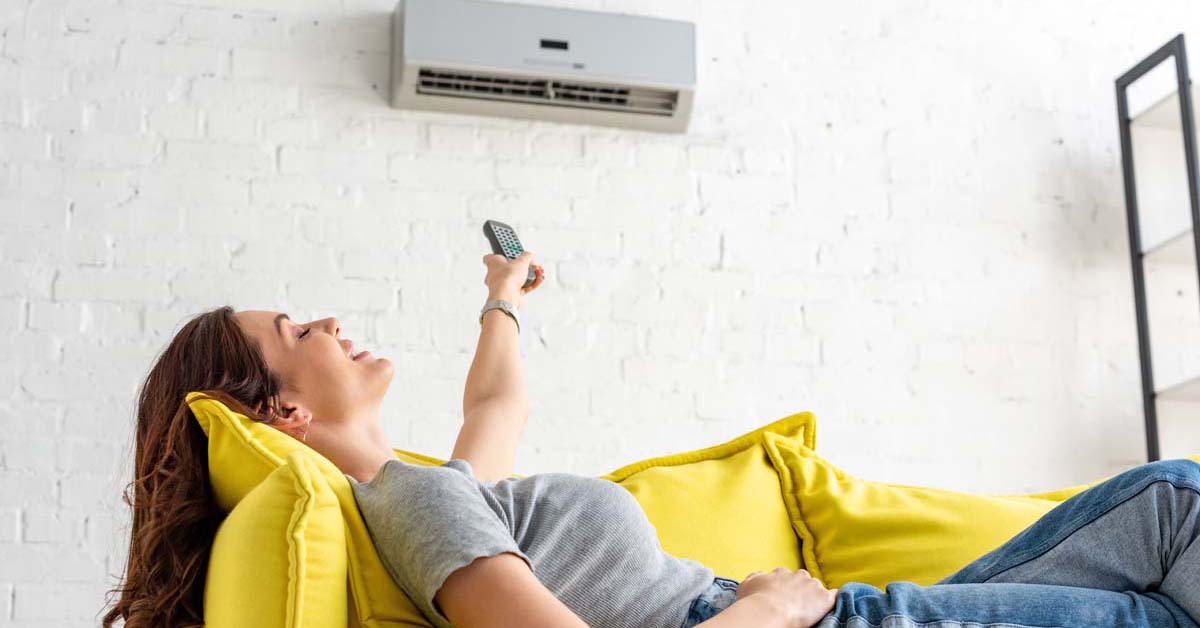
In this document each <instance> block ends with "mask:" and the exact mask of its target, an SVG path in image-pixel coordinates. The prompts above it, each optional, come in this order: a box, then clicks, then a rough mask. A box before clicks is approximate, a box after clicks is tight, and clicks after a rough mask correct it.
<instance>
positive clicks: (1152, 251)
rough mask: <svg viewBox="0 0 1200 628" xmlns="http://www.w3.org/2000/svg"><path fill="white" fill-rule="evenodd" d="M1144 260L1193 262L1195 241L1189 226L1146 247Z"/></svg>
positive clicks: (1168, 262) (1194, 258)
mask: <svg viewBox="0 0 1200 628" xmlns="http://www.w3.org/2000/svg"><path fill="white" fill-rule="evenodd" d="M1143 255H1145V260H1144V261H1145V262H1147V263H1163V264H1194V263H1195V261H1196V241H1195V239H1194V238H1193V237H1192V229H1191V227H1189V228H1187V229H1185V230H1183V231H1181V232H1179V233H1177V234H1175V235H1173V236H1171V237H1169V238H1167V239H1166V240H1163V241H1161V242H1159V243H1157V244H1154V245H1153V246H1151V247H1149V248H1148V249H1146V252H1145V253H1144V254H1143Z"/></svg>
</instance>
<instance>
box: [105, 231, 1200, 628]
mask: <svg viewBox="0 0 1200 628" xmlns="http://www.w3.org/2000/svg"><path fill="white" fill-rule="evenodd" d="M483 261H484V263H485V265H486V266H487V274H486V277H485V279H484V283H485V284H486V285H487V287H488V289H489V295H488V296H489V297H490V298H492V299H501V300H506V301H509V302H511V303H512V304H514V305H516V304H518V303H519V301H520V298H521V297H522V296H523V295H524V294H526V293H528V292H530V291H531V290H533V289H535V288H536V287H537V286H538V285H540V284H541V283H542V281H543V280H544V271H543V270H542V268H541V267H540V266H538V265H536V264H532V254H530V253H525V254H523V255H522V256H521V257H519V258H517V259H515V260H511V261H510V260H508V259H506V258H504V257H502V256H500V255H495V254H492V255H486V256H484V258H483ZM531 264H532V267H533V268H534V269H535V271H536V280H535V281H534V282H533V283H531V284H530V285H529V286H523V285H522V284H523V283H524V281H525V277H526V273H527V270H528V269H529V268H530V265H531ZM506 319H507V320H506ZM517 322H518V321H517V320H516V318H515V317H512V316H511V315H509V314H508V313H506V312H505V311H503V310H495V311H492V310H488V311H487V312H486V313H485V314H484V315H483V318H482V320H481V325H482V330H481V333H480V338H479V344H478V347H477V350H476V355H475V358H474V361H473V362H472V365H471V368H470V371H469V372H468V375H467V383H466V392H465V394H464V404H463V405H464V426H463V429H462V431H461V432H460V434H459V436H458V439H457V440H456V442H455V446H454V451H453V453H452V455H451V459H450V460H448V461H447V462H446V463H445V464H443V465H440V466H426V465H415V464H408V463H405V462H403V461H400V460H399V459H397V458H396V457H395V455H394V452H393V451H392V448H391V442H390V440H389V439H388V438H387V435H386V434H385V433H384V432H383V430H382V429H381V427H380V424H379V408H380V405H381V402H382V399H383V396H384V394H385V393H386V391H387V388H388V385H389V383H390V382H391V378H392V373H393V367H392V364H391V362H390V361H388V360H387V359H385V358H376V357H374V356H371V355H370V354H369V353H363V354H361V355H360V354H358V352H356V351H355V350H354V347H353V343H351V342H350V341H349V340H346V339H343V338H341V337H340V333H341V329H340V327H339V326H338V322H337V321H336V320H335V319H333V318H326V319H321V320H317V321H311V322H308V323H303V324H300V323H297V322H294V321H291V320H290V319H289V318H287V317H286V315H283V314H280V313H277V312H265V311H240V312H234V311H233V310H232V309H230V308H228V307H226V308H220V309H217V310H214V311H211V312H206V313H203V314H201V315H198V316H197V317H195V318H193V319H192V320H190V321H189V322H188V323H187V324H185V325H184V327H183V328H182V329H181V330H180V332H179V333H178V334H177V335H176V337H175V338H174V339H173V340H172V342H171V343H170V345H169V346H168V348H167V349H166V350H165V351H164V353H163V354H162V355H161V356H160V357H159V359H158V361H157V362H156V364H155V365H154V367H153V368H152V369H151V371H150V373H149V375H148V377H147V379H146V382H145V384H144V385H143V388H142V390H141V393H140V395H139V402H138V410H137V422H138V423H137V432H136V440H137V442H136V446H137V451H136V460H135V476H134V480H133V482H131V484H130V487H131V488H132V489H133V490H132V496H131V494H130V491H129V489H126V492H125V495H124V499H125V501H126V502H127V503H128V504H129V505H130V506H131V508H132V510H133V521H132V529H131V541H130V549H129V558H128V563H127V566H126V569H125V574H124V583H123V586H121V587H120V588H119V592H120V599H119V601H118V602H117V603H116V604H115V606H114V607H113V608H112V609H110V610H109V611H108V613H107V614H106V615H105V617H104V626H105V627H106V628H110V627H111V626H112V624H113V622H115V621H116V620H117V619H124V620H125V626H127V627H130V628H133V627H137V628H142V627H146V626H155V627H168V628H174V627H178V626H200V625H202V622H203V618H202V600H203V583H204V574H205V569H206V567H207V560H208V553H209V549H210V546H211V544H212V540H213V535H214V533H215V531H216V528H217V526H218V524H219V523H220V521H221V518H222V516H223V515H222V513H220V512H219V511H218V509H217V508H216V506H215V504H214V502H213V497H212V490H211V488H210V486H209V484H208V476H207V459H206V451H207V450H206V439H205V436H204V434H203V432H202V431H201V429H200V428H199V426H198V425H197V423H196V421H195V419H194V417H193V416H192V415H191V412H190V409H189V407H188V406H187V404H186V403H184V395H185V394H186V393H187V392H189V391H192V390H210V391H214V394H215V395H217V396H219V397H220V398H221V399H222V400H224V401H225V402H226V403H227V404H228V405H229V406H230V407H231V408H232V409H234V410H236V411H239V412H242V413H243V414H245V415H246V416H249V417H251V418H253V419H255V420H258V421H262V422H264V423H265V424H267V425H271V426H272V427H275V428H276V429H279V430H281V431H283V432H285V433H287V434H289V435H291V436H293V437H295V438H296V439H298V440H300V441H302V442H304V443H305V444H307V445H308V446H309V447H312V448H313V449H314V450H315V451H316V452H318V453H320V454H321V455H323V456H325V457H326V458H328V459H329V460H330V461H331V462H333V463H334V464H336V465H337V466H338V468H339V469H341V470H342V471H343V472H344V473H345V474H346V477H347V479H348V481H349V482H350V483H351V486H352V488H353V490H354V495H355V499H356V501H357V503H358V505H359V508H360V510H361V512H362V514H363V519H364V521H365V522H366V524H367V527H368V531H369V532H370V534H371V537H372V540H373V542H374V544H375V547H376V549H377V550H378V552H379V555H380V557H381V559H382V560H383V561H384V564H385V565H386V566H387V568H388V570H389V572H390V573H391V575H392V577H393V578H394V579H396V582H397V584H398V585H399V586H400V587H401V588H402V589H403V590H404V591H405V592H406V593H407V594H408V595H409V596H410V597H411V598H412V599H413V601H414V602H415V603H416V604H417V605H418V608H419V609H420V610H421V611H422V613H423V614H424V615H425V616H426V617H427V618H428V619H429V620H430V621H431V622H432V623H433V624H434V625H435V626H438V627H439V628H445V627H447V626H450V625H451V623H452V624H453V625H454V626H457V627H458V628H485V627H486V628H492V627H499V626H521V627H523V628H524V627H528V628H551V627H553V628H562V627H569V628H586V627H588V626H590V627H591V628H617V627H622V628H624V627H640V628H688V627H690V626H695V625H700V626H703V627H704V628H735V627H746V628H749V627H752V626H753V627H755V628H770V627H779V628H784V627H786V628H807V627H809V626H819V627H821V628H833V627H835V626H843V625H851V626H893V627H909V626H918V625H920V626H927V625H931V624H932V625H936V626H938V627H939V628H946V627H958V626H980V625H1003V626H1040V627H1049V626H1059V627H1071V628H1085V627H1086V628H1094V627H1099V626H1107V627H1115V626H1140V627H1155V628H1163V627H1171V626H1180V627H1186V628H1197V623H1196V622H1197V620H1200V540H1197V539H1198V538H1200V465H1197V464H1196V463H1194V462H1191V461H1188V460H1182V459H1181V460H1166V461H1158V462H1154V463H1150V464H1145V465H1140V466H1138V467H1135V468H1133V469H1130V470H1127V471H1125V472H1123V473H1120V474H1118V475H1116V476H1114V477H1112V478H1110V479H1108V480H1107V481H1105V482H1102V483H1100V484H1098V485H1096V486H1094V487H1092V488H1090V489H1088V490H1086V491H1083V492H1081V493H1079V494H1077V495H1075V496H1074V497H1072V498H1071V499H1068V500H1067V501H1065V502H1063V503H1062V504H1060V505H1058V506H1057V507H1055V508H1054V509H1053V510H1051V511H1050V512H1049V513H1047V514H1046V515H1045V516H1043V517H1042V518H1041V519H1039V520H1038V521H1037V522H1035V523H1034V524H1033V525H1031V526H1029V527H1028V528H1027V529H1025V530H1024V531H1022V532H1021V533H1020V534H1017V535H1016V536H1015V537H1013V538H1012V539H1010V540H1009V541H1008V542H1006V543H1004V544H1003V545H1001V546H1000V547H998V548H996V549H995V550H993V551H991V552H989V553H988V554H985V555H984V556H982V557H980V558H979V559H977V560H976V561H974V562H973V563H971V564H969V565H967V566H966V567H964V568H962V569H961V570H959V571H958V572H956V573H954V574H952V575H950V576H947V577H946V578H945V579H943V580H942V581H941V582H939V583H937V584H935V585H932V586H927V587H921V586H917V585H915V584H913V583H910V582H895V583H891V584H889V585H887V587H886V591H880V590H879V589H877V588H875V587H872V586H869V585H866V584H863V583H855V582H849V583H845V584H843V585H842V586H841V587H840V588H837V589H832V590H830V589H826V588H825V587H824V586H822V584H821V583H820V582H819V581H817V580H816V579H814V578H812V577H810V576H809V575H808V573H807V572H805V571H804V570H798V571H795V572H792V571H789V570H787V569H784V568H777V569H775V570H774V571H770V572H753V573H751V574H748V575H747V576H746V577H745V578H744V579H743V580H742V581H741V582H738V581H736V580H732V579H729V578H722V577H719V576H716V575H715V574H713V572H712V571H711V570H709V569H708V568H707V567H705V566H704V565H703V564H701V563H699V562H696V561H691V560H686V559H679V558H676V557H674V556H671V555H669V554H667V553H665V552H663V551H662V548H661V546H659V545H658V543H657V540H656V536H655V532H654V528H653V526H652V525H651V524H650V522H649V521H648V520H647V519H646V518H645V515H644V514H643V512H642V510H641V509H640V507H639V506H638V504H637V502H636V501H635V500H634V499H633V497H632V496H631V494H630V493H629V492H628V491H626V490H625V489H624V488H622V487H620V486H619V485H617V484H615V483H613V482H609V481H607V480H601V479H599V478H591V477H583V476H577V475H573V474H567V473H540V474H535V475H531V476H528V477H526V478H513V477H511V476H512V473H511V471H512V459H513V452H514V450H515V447H516V443H517V440H518V438H519V435H520V431H521V429H522V428H523V422H524V418H525V413H526V407H527V406H526V402H525V398H524V390H523V388H524V386H523V382H522V379H521V377H522V375H521V369H520V363H519V353H518V350H517V337H518V336H517V334H518V333H519V328H518V325H517V324H514V323H517Z"/></svg>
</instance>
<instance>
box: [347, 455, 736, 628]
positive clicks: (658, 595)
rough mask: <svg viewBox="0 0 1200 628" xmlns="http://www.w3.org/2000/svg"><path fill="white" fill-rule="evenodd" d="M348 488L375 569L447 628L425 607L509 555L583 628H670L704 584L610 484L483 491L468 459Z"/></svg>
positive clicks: (403, 467)
mask: <svg viewBox="0 0 1200 628" xmlns="http://www.w3.org/2000/svg"><path fill="white" fill-rule="evenodd" d="M346 477H347V478H348V479H349V480H350V486H351V488H352V489H353V491H354V498H355V501H356V502H357V503H358V508H359V511H360V512H361V513H362V517H363V521H364V522H365V523H366V526H367V530H368V532H369V533H370V535H371V540H372V542H373V543H374V545H375V549H376V551H377V552H378V554H379V557H380V560H382V561H383V564H384V566H385V567H386V568H387V570H388V572H389V573H390V574H391V576H392V578H393V579H394V580H395V581H396V585H397V586H399V587H400V589H401V590H403V591H404V592H405V593H406V594H407V595H408V596H409V598H411V599H412V601H413V603H414V604H416V605H417V607H418V609H419V610H420V611H421V613H422V614H423V615H425V617H426V618H427V619H428V620H429V621H430V622H431V623H432V624H433V625H434V626H436V627H437V628H451V624H450V621H449V620H448V619H447V618H446V617H445V616H444V615H443V614H442V613H441V609H440V608H435V606H434V601H433V596H434V594H435V593H436V592H437V591H438V589H439V588H441V586H442V583H443V582H444V581H445V580H446V577H447V576H449V575H450V574H451V573H452V572H453V571H454V570H456V569H458V568H460V567H463V566H465V565H467V564H469V563H470V562H471V561H472V560H474V559H475V558H478V557H481V556H494V555H496V554H501V553H504V552H512V553H513V554H516V555H517V556H520V557H521V558H522V559H524V560H525V562H526V563H528V564H529V566H530V568H531V569H532V570H533V573H534V575H535V576H536V577H537V578H538V580H540V581H541V582H542V584H544V585H545V586H546V588H548V589H549V590H550V591H551V592H553V593H554V595H555V597H557V598H558V599H559V600H561V601H562V602H563V604H565V605H566V606H567V607H568V608H570V609H571V610H572V611H574V612H575V614H576V615H578V616H579V617H580V618H581V619H583V621H584V622H585V623H587V625H588V626H589V627H591V628H679V626H680V625H682V624H683V621H684V619H685V618H686V617H687V612H688V607H689V605H690V604H691V602H692V600H693V599H694V598H695V597H696V596H698V595H700V593H701V592H702V591H704V590H705V589H706V588H707V587H708V586H709V585H710V584H711V583H712V581H713V577H714V574H713V571H712V570H711V569H710V568H709V567H707V566H706V565H704V564H703V563H700V562H698V561H694V560H690V559H685V558H677V557H675V556H672V555H670V554H668V553H666V552H665V551H663V549H662V545H661V544H659V541H658V536H657V534H656V532H655V529H654V526H653V524H651V523H650V520H649V519H647V518H646V514H645V512H644V511H643V510H642V507H641V505H640V504H639V503H638V502H637V500H636V499H635V498H634V497H633V494H631V493H630V492H629V491H628V490H626V489H625V488H624V487H622V486H621V485H619V484H617V483H616V482H612V481H610V480H604V479H600V478H594V477H587V476H583V475H576V474H571V473H538V474H535V475H530V476H527V477H524V478H506V479H503V480H499V481H496V482H487V483H483V482H480V481H479V480H478V478H476V477H475V475H474V472H473V471H472V469H471V465H470V463H469V462H467V461H466V460H463V459H460V458H454V459H451V460H448V461H446V462H445V463H444V464H442V465H438V466H430V465H419V464H411V463H407V462H404V461H403V460H400V459H398V458H397V459H392V460H388V461H387V463H386V464H384V465H383V467H382V468H381V469H380V470H379V472H378V474H377V475H376V476H375V477H374V478H372V479H371V480H370V481H369V482H365V483H364V482H359V481H358V480H355V479H354V478H353V477H351V476H350V475H346Z"/></svg>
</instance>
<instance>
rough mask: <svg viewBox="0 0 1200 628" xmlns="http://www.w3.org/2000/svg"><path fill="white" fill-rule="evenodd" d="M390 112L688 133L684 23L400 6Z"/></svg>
mask: <svg viewBox="0 0 1200 628" xmlns="http://www.w3.org/2000/svg"><path fill="white" fill-rule="evenodd" d="M394 19H395V21H394V24H393V27H394V41H393V51H392V106H393V107H398V108H402V109H424V110H431V111H447V112H454V113H469V114H481V115H497V116H510V117H518V118H536V119H541V120H553V121H558V122H575V123H582V124H598V125H606V126H621V127H630V128H636V129H644V130H651V131H670V132H683V131H686V130H687V124H688V119H689V118H690V117H691V111H692V95H693V92H694V91H695V85H696V37H695V35H696V29H695V26H694V25H693V24H691V23H690V22H683V21H679V20H667V19H661V18H651V17H641V16H633V15H624V14H615V13H603V12H597V11H582V10H577V9H563V8H557V7H546V6H535V5H528V4H512V3H502V2H487V1H482V0H400V2H399V3H398V4H397V5H396V12H395V16H394Z"/></svg>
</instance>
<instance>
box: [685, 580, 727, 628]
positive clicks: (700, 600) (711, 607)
mask: <svg viewBox="0 0 1200 628" xmlns="http://www.w3.org/2000/svg"><path fill="white" fill-rule="evenodd" d="M737 588H738V581H737V580H730V579H729V578H722V577H721V576H717V577H715V578H713V581H712V584H710V585H708V588H707V589H705V590H704V591H702V592H701V593H700V595H698V596H696V599H694V600H692V605H691V606H689V607H688V614H687V619H685V620H684V621H683V625H682V626H680V628H688V627H689V626H695V625H696V624H698V623H700V622H702V621H704V620H706V619H708V618H710V617H712V616H713V615H716V614H717V613H719V612H721V611H722V610H724V609H726V608H729V605H731V604H733V602H734V600H735V599H737V598H736V595H737Z"/></svg>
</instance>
